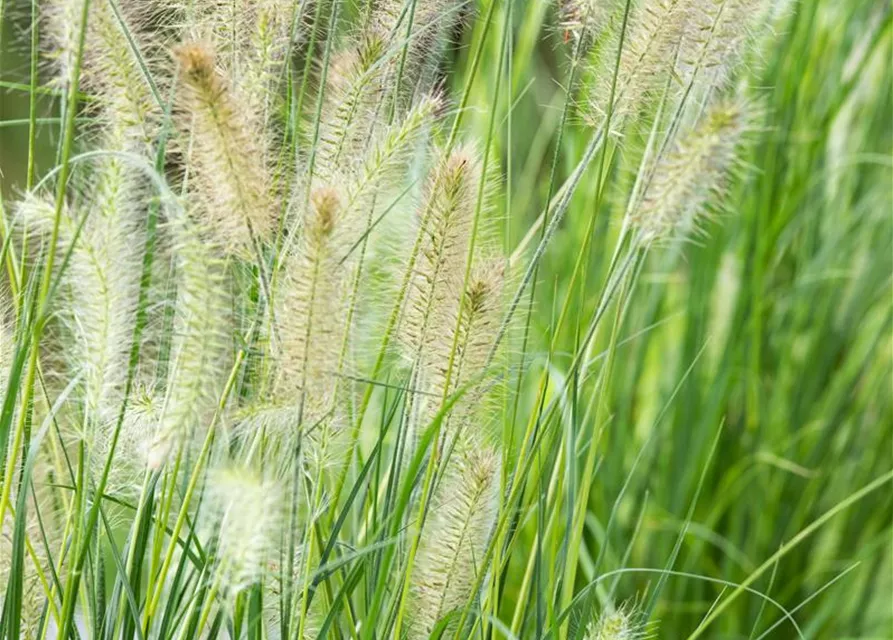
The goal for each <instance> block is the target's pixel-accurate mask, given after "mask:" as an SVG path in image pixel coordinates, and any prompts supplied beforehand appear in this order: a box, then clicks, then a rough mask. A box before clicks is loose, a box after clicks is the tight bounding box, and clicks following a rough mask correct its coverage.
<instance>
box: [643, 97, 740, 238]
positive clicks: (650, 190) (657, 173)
mask: <svg viewBox="0 0 893 640" xmlns="http://www.w3.org/2000/svg"><path fill="white" fill-rule="evenodd" d="M756 112H757V109H755V108H754V106H753V105H751V104H748V103H747V102H746V101H745V100H743V99H742V98H738V97H735V98H730V99H723V100H719V101H717V102H716V103H714V104H713V105H712V106H710V107H709V109H708V110H707V112H706V113H705V114H704V115H703V116H702V117H701V119H700V121H699V122H698V123H696V125H695V126H694V128H693V129H692V130H691V131H689V132H688V133H687V134H684V135H683V136H682V137H681V138H680V139H679V140H678V141H677V142H676V143H675V145H674V147H673V148H672V150H671V151H670V152H669V153H667V154H666V155H665V156H664V157H663V158H662V159H661V160H660V161H659V162H658V163H657V166H656V167H655V168H654V172H653V177H652V178H651V181H650V184H649V185H648V186H647V188H646V189H645V192H644V195H643V197H642V201H641V203H640V204H639V206H638V208H637V210H636V212H635V213H634V215H632V216H631V222H632V223H633V224H634V225H636V226H637V227H638V229H639V232H640V238H641V241H642V242H643V243H644V244H650V243H653V242H655V241H660V240H663V239H668V238H671V237H673V236H674V235H679V234H681V233H688V232H691V231H697V230H698V227H699V224H700V221H701V219H702V218H703V216H704V215H705V214H706V213H708V212H709V210H710V207H711V205H713V204H715V203H716V202H717V201H718V200H720V199H721V197H722V195H723V194H724V192H725V189H726V185H727V182H728V179H729V177H730V175H731V174H732V173H733V172H734V170H735V169H736V167H737V166H738V163H739V154H740V151H741V144H742V142H743V141H744V139H745V137H746V134H747V133H748V132H749V131H751V130H752V128H753V125H752V123H753V122H754V121H755V113H756Z"/></svg>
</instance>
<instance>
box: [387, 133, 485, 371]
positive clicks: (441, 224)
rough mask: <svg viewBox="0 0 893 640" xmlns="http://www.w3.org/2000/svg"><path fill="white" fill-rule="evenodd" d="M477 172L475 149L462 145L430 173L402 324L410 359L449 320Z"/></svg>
mask: <svg viewBox="0 0 893 640" xmlns="http://www.w3.org/2000/svg"><path fill="white" fill-rule="evenodd" d="M479 176H480V165H479V162H478V158H477V155H476V154H475V153H474V151H473V150H472V149H470V148H468V147H460V148H458V149H455V150H454V151H452V152H451V153H450V154H449V155H448V156H446V157H444V158H442V159H441V160H440V161H439V162H438V164H437V166H435V167H434V168H433V169H432V171H431V174H430V176H429V178H428V184H427V185H426V187H425V194H424V197H423V199H422V202H421V204H420V205H419V209H418V216H417V217H418V224H419V231H418V233H419V234H421V239H422V243H421V247H420V250H419V258H418V263H417V265H416V268H415V272H414V273H413V277H412V280H411V282H410V286H409V289H408V291H407V296H406V300H405V303H404V305H405V307H404V312H403V319H402V322H401V327H400V329H401V332H400V339H401V342H402V344H403V347H404V353H405V355H406V357H407V358H408V359H409V360H410V362H413V361H415V360H417V359H419V358H420V357H421V356H422V355H423V354H427V353H428V352H429V351H430V349H431V346H432V341H433V340H435V339H438V338H440V339H442V335H441V336H437V335H436V334H437V332H438V330H442V329H443V327H444V324H445V323H446V324H448V322H449V320H448V319H447V318H445V317H444V315H445V314H446V313H447V306H448V304H449V298H450V296H451V295H453V294H455V293H456V289H457V288H459V289H461V281H462V277H463V275H464V269H465V262H466V255H467V251H468V242H469V235H470V233H471V226H472V221H473V217H474V209H475V204H476V199H477V194H478V189H479V186H478V185H479ZM435 326H436V329H435Z"/></svg>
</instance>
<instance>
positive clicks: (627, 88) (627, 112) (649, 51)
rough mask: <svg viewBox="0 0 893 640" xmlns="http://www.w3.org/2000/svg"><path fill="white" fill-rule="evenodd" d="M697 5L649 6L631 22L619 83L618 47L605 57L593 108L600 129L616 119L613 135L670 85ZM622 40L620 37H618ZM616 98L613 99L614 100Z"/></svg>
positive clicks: (672, 1)
mask: <svg viewBox="0 0 893 640" xmlns="http://www.w3.org/2000/svg"><path fill="white" fill-rule="evenodd" d="M693 1H694V0H643V2H642V3H640V4H638V5H637V6H636V7H635V9H634V10H632V14H631V15H630V17H629V24H628V26H627V30H626V35H625V37H624V38H623V41H622V42H623V48H622V50H621V51H620V60H619V64H618V67H617V75H616V81H615V80H614V65H615V55H616V50H617V47H618V46H620V41H618V42H617V43H616V44H614V45H612V46H609V47H607V51H608V52H610V55H603V56H601V64H600V67H599V69H598V75H597V82H596V84H595V87H594V93H593V99H592V101H591V107H592V110H593V111H594V114H595V117H594V118H593V120H594V122H595V123H601V122H602V121H604V120H605V118H607V117H608V116H609V115H610V118H611V131H612V133H617V132H619V131H620V130H621V129H622V127H623V124H624V123H625V122H626V120H627V119H628V118H630V117H633V116H635V115H636V114H637V112H638V111H639V109H640V108H641V107H642V104H643V102H644V100H645V99H646V98H647V97H648V96H649V95H650V94H651V93H652V92H653V91H654V90H655V89H656V88H657V87H660V86H661V85H662V83H664V82H666V80H667V77H668V74H669V73H670V71H671V70H672V61H673V56H674V50H675V48H676V47H677V45H678V44H679V41H680V39H681V38H682V36H683V34H684V33H685V30H686V28H687V26H688V24H689V17H690V14H691V6H690V5H691V3H692V2H693ZM615 37H616V36H615ZM612 98H613V99H612Z"/></svg>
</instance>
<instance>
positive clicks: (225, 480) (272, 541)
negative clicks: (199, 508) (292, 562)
mask: <svg viewBox="0 0 893 640" xmlns="http://www.w3.org/2000/svg"><path fill="white" fill-rule="evenodd" d="M208 489H209V491H210V504H211V509H212V511H213V512H214V515H215V521H216V529H217V531H219V538H218V541H217V549H216V558H217V567H216V576H217V580H219V584H220V586H221V587H222V589H223V590H224V592H225V593H227V594H230V595H235V594H237V593H238V592H239V591H241V590H242V589H245V588H246V587H249V586H251V585H252V584H254V583H256V582H257V581H258V580H260V579H261V577H262V576H263V574H264V572H265V570H266V567H267V563H268V561H270V560H271V559H272V553H273V551H274V550H275V548H276V543H277V541H278V538H279V527H280V526H281V521H282V518H281V515H280V514H281V513H282V512H283V506H282V505H283V500H282V497H281V495H280V490H279V487H278V485H277V484H276V483H275V482H273V481H271V480H267V479H265V478H264V477H263V476H262V475H261V474H259V473H258V472H256V471H254V470H251V469H247V468H244V467H223V468H220V469H217V470H215V471H214V472H213V473H212V474H211V478H210V480H209V483H208Z"/></svg>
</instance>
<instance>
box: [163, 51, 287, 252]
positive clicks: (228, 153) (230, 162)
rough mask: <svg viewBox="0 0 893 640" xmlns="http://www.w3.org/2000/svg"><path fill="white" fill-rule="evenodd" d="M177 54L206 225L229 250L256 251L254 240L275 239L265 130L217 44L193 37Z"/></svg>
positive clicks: (182, 113)
mask: <svg viewBox="0 0 893 640" xmlns="http://www.w3.org/2000/svg"><path fill="white" fill-rule="evenodd" d="M174 55H175V57H176V60H177V62H178V63H179V78H180V90H179V94H178V118H177V120H178V122H179V126H180V129H181V130H182V132H183V133H184V135H185V136H187V138H188V140H189V149H188V156H189V172H190V173H189V183H190V185H192V188H193V192H194V194H195V197H196V198H197V199H198V200H199V201H200V202H201V204H202V205H203V206H202V207H201V210H202V212H203V214H204V215H205V217H206V219H205V222H206V226H207V227H208V228H209V230H210V231H211V232H212V233H213V234H214V236H215V238H216V240H217V242H218V243H219V244H220V245H221V246H222V247H223V248H224V249H225V250H226V251H228V252H233V253H238V254H241V255H242V256H245V255H254V253H253V246H252V245H253V244H254V242H263V241H267V240H269V239H270V237H271V235H272V233H273V231H274V228H275V207H274V204H273V202H272V199H271V197H270V195H269V193H270V178H269V175H268V171H267V168H266V164H265V162H266V159H265V157H264V151H263V144H262V141H263V134H262V133H261V132H260V131H257V130H256V127H255V126H254V125H255V123H256V120H255V119H253V118H251V117H250V116H247V115H246V114H249V113H250V112H249V108H248V107H247V106H246V105H245V104H242V103H241V102H240V101H239V99H238V96H237V95H236V94H235V93H234V92H233V91H232V90H231V88H230V85H229V83H228V82H227V80H226V78H225V77H224V76H223V74H222V73H221V72H220V71H219V70H218V69H217V68H216V59H217V58H216V55H215V53H214V50H213V48H212V47H211V45H209V44H208V43H205V42H198V41H194V42H188V43H185V44H182V45H180V46H178V47H177V48H176V49H175V50H174Z"/></svg>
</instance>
